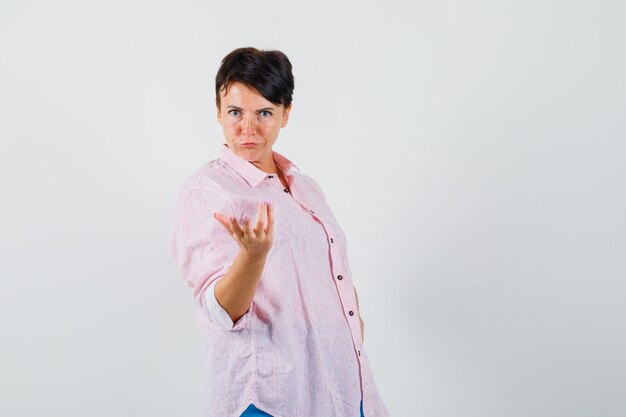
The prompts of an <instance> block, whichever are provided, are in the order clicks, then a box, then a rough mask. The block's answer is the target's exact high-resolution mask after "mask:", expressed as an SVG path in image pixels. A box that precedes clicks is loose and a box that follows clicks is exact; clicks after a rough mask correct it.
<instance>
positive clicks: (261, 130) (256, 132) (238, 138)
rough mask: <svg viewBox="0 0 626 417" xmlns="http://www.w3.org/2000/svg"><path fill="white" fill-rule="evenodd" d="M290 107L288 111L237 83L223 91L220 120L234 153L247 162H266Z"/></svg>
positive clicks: (285, 122)
mask: <svg viewBox="0 0 626 417" xmlns="http://www.w3.org/2000/svg"><path fill="white" fill-rule="evenodd" d="M290 111H291V105H290V106H289V107H287V108H285V107H284V106H283V105H276V104H274V103H272V102H271V101H269V100H267V99H266V98H265V97H263V96H262V95H261V94H259V93H258V92H257V91H256V90H253V89H251V88H249V87H248V86H246V85H244V84H242V83H240V82H234V83H232V84H231V85H230V87H229V88H228V93H227V94H226V95H224V89H222V90H221V91H220V106H219V107H218V109H217V121H218V123H219V124H220V125H221V126H222V128H223V129H224V138H225V139H226V141H227V143H228V146H229V147H230V149H232V150H233V152H234V153H236V154H237V155H239V156H241V157H242V158H244V159H246V160H248V161H255V162H260V163H265V162H266V161H269V160H271V158H272V146H273V145H274V142H276V139H277V138H278V134H279V132H280V129H281V128H283V127H285V126H286V125H287V121H288V120H289V112H290Z"/></svg>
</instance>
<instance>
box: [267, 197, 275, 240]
mask: <svg viewBox="0 0 626 417" xmlns="http://www.w3.org/2000/svg"><path fill="white" fill-rule="evenodd" d="M265 233H267V235H268V236H270V237H273V236H274V204H272V202H270V204H268V205H267V225H266V226H265Z"/></svg>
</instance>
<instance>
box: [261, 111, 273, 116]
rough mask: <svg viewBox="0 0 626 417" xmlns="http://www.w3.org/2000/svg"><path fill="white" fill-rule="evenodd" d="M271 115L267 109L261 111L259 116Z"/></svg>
mask: <svg viewBox="0 0 626 417" xmlns="http://www.w3.org/2000/svg"><path fill="white" fill-rule="evenodd" d="M271 115H272V112H269V111H267V110H265V111H262V112H261V116H263V117H270V116H271Z"/></svg>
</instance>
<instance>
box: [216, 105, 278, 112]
mask: <svg viewBox="0 0 626 417" xmlns="http://www.w3.org/2000/svg"><path fill="white" fill-rule="evenodd" d="M226 108H227V109H236V110H243V109H242V108H241V107H237V106H234V105H232V104H231V105H230V106H227V107H226ZM267 110H275V109H274V107H263V108H262V109H258V110H257V112H260V111H267Z"/></svg>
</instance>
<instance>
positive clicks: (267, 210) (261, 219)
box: [213, 200, 274, 238]
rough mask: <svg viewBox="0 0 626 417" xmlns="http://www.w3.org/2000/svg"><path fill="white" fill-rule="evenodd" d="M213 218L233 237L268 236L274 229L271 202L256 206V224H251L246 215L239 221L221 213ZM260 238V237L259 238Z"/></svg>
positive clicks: (215, 214)
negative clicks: (247, 235)
mask: <svg viewBox="0 0 626 417" xmlns="http://www.w3.org/2000/svg"><path fill="white" fill-rule="evenodd" d="M213 217H214V218H215V219H216V220H217V221H219V222H220V223H221V224H222V226H224V228H225V229H226V231H228V234H230V235H231V236H233V237H239V238H241V237H243V236H244V234H252V232H254V234H255V235H257V236H260V235H269V234H272V233H273V229H274V205H273V204H272V202H271V201H269V200H268V201H262V202H259V203H258V205H257V215H256V222H254V224H253V223H252V219H251V218H250V216H248V215H247V214H245V213H244V214H242V215H241V218H240V220H237V217H236V216H234V215H231V216H226V215H224V214H222V213H219V212H215V213H213ZM260 237H261V236H260Z"/></svg>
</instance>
